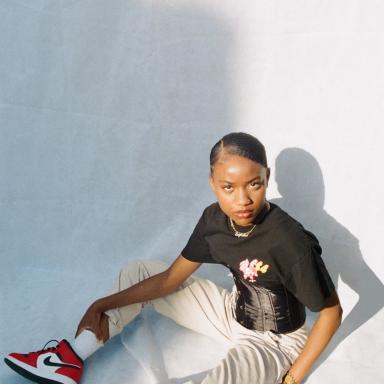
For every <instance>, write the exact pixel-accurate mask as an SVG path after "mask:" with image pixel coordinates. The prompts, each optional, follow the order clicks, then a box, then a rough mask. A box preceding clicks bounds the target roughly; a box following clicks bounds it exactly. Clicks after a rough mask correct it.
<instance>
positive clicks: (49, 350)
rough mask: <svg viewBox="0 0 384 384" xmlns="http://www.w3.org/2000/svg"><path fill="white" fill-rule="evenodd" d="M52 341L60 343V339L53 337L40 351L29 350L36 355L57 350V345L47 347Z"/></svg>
mask: <svg viewBox="0 0 384 384" xmlns="http://www.w3.org/2000/svg"><path fill="white" fill-rule="evenodd" d="M52 341H54V342H56V343H57V344H59V341H58V340H55V339H52V340H49V341H48V342H46V343H45V345H44V347H43V348H42V349H40V350H39V351H35V352H29V354H31V355H35V354H39V353H41V352H55V350H56V348H57V345H56V346H54V347H48V348H46V347H47V345H48V344H49V343H51V342H52Z"/></svg>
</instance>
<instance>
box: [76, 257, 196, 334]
mask: <svg viewBox="0 0 384 384" xmlns="http://www.w3.org/2000/svg"><path fill="white" fill-rule="evenodd" d="M200 265H201V263H196V262H193V261H189V260H187V259H185V258H184V257H183V256H182V255H180V256H178V257H177V258H176V260H175V261H174V262H173V263H172V265H171V266H170V267H169V268H168V269H166V270H165V271H163V272H161V273H158V274H157V275H154V276H151V277H149V278H147V279H145V280H143V281H140V282H139V283H137V284H134V285H132V286H131V287H129V288H127V289H124V290H122V291H120V292H117V293H114V294H112V295H110V296H106V297H103V298H101V299H98V300H96V301H95V302H94V303H93V304H92V305H91V306H90V307H89V308H88V310H87V311H86V313H85V314H84V316H83V318H82V319H81V321H80V323H79V326H78V328H77V331H76V336H78V335H79V334H80V333H81V332H82V331H83V330H84V329H91V330H92V331H93V332H94V333H95V334H96V336H97V338H98V339H100V340H102V341H105V340H106V339H108V335H107V329H106V328H107V327H106V325H105V322H106V316H105V314H104V312H106V311H108V310H109V309H115V308H119V307H124V306H126V305H130V304H135V303H143V302H146V301H150V300H153V299H157V298H159V297H163V296H166V295H169V294H170V293H172V292H174V291H175V290H176V289H177V288H178V287H179V286H180V285H181V284H182V283H183V282H184V281H185V280H186V279H187V278H188V277H189V276H190V275H191V274H192V273H193V272H194V271H196V269H197V268H199V266H200ZM102 323H104V325H103V324H102Z"/></svg>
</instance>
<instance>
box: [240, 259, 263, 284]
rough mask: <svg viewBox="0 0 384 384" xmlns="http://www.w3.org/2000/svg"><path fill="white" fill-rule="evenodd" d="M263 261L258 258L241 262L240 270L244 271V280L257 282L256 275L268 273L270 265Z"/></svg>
mask: <svg viewBox="0 0 384 384" xmlns="http://www.w3.org/2000/svg"><path fill="white" fill-rule="evenodd" d="M263 264H264V263H263V262H262V261H259V260H257V259H254V260H252V261H251V262H249V260H248V259H245V260H243V261H242V262H241V263H240V267H239V268H240V271H241V272H243V277H244V280H248V279H249V281H250V282H252V283H253V282H255V281H256V277H258V273H259V272H261V273H266V272H267V271H268V268H269V265H268V264H264V265H263Z"/></svg>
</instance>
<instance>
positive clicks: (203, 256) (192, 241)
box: [181, 209, 214, 263]
mask: <svg viewBox="0 0 384 384" xmlns="http://www.w3.org/2000/svg"><path fill="white" fill-rule="evenodd" d="M206 211H207V209H205V211H204V212H203V214H202V216H201V217H200V220H199V221H198V223H197V225H196V227H195V229H194V230H193V232H192V235H191V237H190V238H189V240H188V243H187V245H186V246H185V247H184V249H183V250H182V252H181V254H182V256H183V257H185V258H186V259H188V260H190V261H195V262H198V263H214V260H213V259H212V256H211V253H210V251H209V247H208V243H207V241H206V240H205V238H204V234H205V232H206V226H207V223H206Z"/></svg>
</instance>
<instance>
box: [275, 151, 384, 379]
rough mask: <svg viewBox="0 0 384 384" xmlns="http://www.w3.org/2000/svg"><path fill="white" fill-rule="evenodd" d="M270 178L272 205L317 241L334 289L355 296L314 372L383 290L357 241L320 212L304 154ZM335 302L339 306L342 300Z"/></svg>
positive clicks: (319, 179)
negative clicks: (277, 195) (346, 289)
mask: <svg viewBox="0 0 384 384" xmlns="http://www.w3.org/2000/svg"><path fill="white" fill-rule="evenodd" d="M275 172H276V182H277V185H278V190H279V192H280V194H281V196H282V197H281V198H279V199H275V200H274V201H273V202H275V203H276V204H278V205H279V206H280V207H281V208H282V209H284V210H286V211H287V212H288V213H289V214H291V215H292V216H293V217H294V218H296V219H297V220H298V221H300V222H301V223H302V224H303V225H304V227H306V228H307V229H309V230H310V231H312V232H313V233H314V234H315V235H316V236H317V237H318V239H319V241H320V244H321V246H322V248H323V254H322V257H323V259H324V262H325V264H326V267H327V269H328V271H329V273H330V275H331V277H332V280H333V282H334V283H335V286H336V289H337V288H338V287H337V284H338V281H339V277H340V279H341V280H342V281H343V282H344V283H345V284H346V285H348V286H349V287H350V288H351V289H352V290H353V291H354V292H356V294H357V295H358V300H357V302H356V303H355V305H354V306H353V308H352V309H351V311H350V312H349V313H348V315H347V316H346V317H345V318H344V319H343V322H342V324H341V326H340V328H339V329H338V331H337V332H336V334H335V335H334V337H333V338H332V340H331V342H330V344H329V345H328V346H327V348H326V350H325V351H324V352H323V354H322V355H321V356H320V358H319V359H318V361H317V362H316V363H315V366H314V367H313V369H312V372H314V371H315V370H316V369H317V368H318V367H319V366H320V365H321V364H322V363H323V362H324V361H325V360H326V359H327V358H328V357H329V356H330V355H331V354H332V352H333V351H334V350H335V349H336V348H337V346H338V345H339V344H340V343H342V342H343V341H344V340H345V339H346V338H347V337H349V336H350V335H351V334H352V333H353V332H355V331H356V330H357V329H358V328H359V327H361V326H362V325H363V324H364V323H366V322H367V321H368V320H369V319H371V318H372V317H373V316H374V315H375V314H376V313H377V312H379V311H380V309H381V308H383V305H384V286H383V284H382V282H381V281H380V279H379V278H378V277H377V276H376V274H375V273H374V272H373V271H372V269H371V268H370V267H369V266H368V265H367V263H366V262H365V260H364V259H363V255H362V253H361V250H360V247H359V241H358V239H357V238H356V237H355V236H354V235H353V234H352V233H351V232H350V231H349V230H348V229H347V228H345V227H344V226H343V225H342V224H341V223H339V222H338V221H337V220H336V219H335V218H333V217H332V216H331V215H330V214H329V213H328V212H326V211H325V209H324V197H325V186H324V180H323V175H322V172H321V168H320V166H319V164H318V162H317V160H316V159H315V158H314V157H313V156H312V155H311V154H310V153H308V152H306V151H304V150H303V149H300V148H287V149H284V150H283V151H282V152H281V153H280V154H279V156H278V157H277V159H276V171H275ZM340 301H341V304H342V305H343V297H340ZM312 315H313V314H310V317H312Z"/></svg>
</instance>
